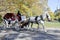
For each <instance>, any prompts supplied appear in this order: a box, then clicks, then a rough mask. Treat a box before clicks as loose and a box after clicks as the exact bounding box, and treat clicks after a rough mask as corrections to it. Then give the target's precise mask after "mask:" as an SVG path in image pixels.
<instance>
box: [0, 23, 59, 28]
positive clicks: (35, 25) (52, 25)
mask: <svg viewBox="0 0 60 40" xmlns="http://www.w3.org/2000/svg"><path fill="white" fill-rule="evenodd" d="M0 25H2V23H0ZM44 25H45V27H47V28H60V22H45V24H44ZM30 26H31V25H30ZM37 26H38V25H37V24H33V27H34V28H37ZM40 27H42V25H41V24H40Z"/></svg>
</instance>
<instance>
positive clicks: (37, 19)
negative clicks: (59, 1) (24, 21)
mask: <svg viewBox="0 0 60 40" xmlns="http://www.w3.org/2000/svg"><path fill="white" fill-rule="evenodd" d="M45 18H47V19H48V20H49V21H50V20H51V18H50V15H49V13H48V12H45V13H44V14H42V15H40V16H34V17H30V18H29V22H30V23H31V28H32V25H33V23H36V24H38V27H37V29H39V24H42V27H43V30H44V31H46V30H45V26H44V20H45Z"/></svg>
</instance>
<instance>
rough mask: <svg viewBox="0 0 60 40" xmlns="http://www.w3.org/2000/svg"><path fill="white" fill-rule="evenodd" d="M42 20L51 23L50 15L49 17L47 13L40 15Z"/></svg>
mask: <svg viewBox="0 0 60 40" xmlns="http://www.w3.org/2000/svg"><path fill="white" fill-rule="evenodd" d="M42 18H43V20H44V19H45V18H47V20H48V21H51V17H50V15H49V13H48V12H45V13H44V14H42Z"/></svg>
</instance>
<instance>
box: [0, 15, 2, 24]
mask: <svg viewBox="0 0 60 40" xmlns="http://www.w3.org/2000/svg"><path fill="white" fill-rule="evenodd" d="M1 22H2V16H1V15H0V23H1Z"/></svg>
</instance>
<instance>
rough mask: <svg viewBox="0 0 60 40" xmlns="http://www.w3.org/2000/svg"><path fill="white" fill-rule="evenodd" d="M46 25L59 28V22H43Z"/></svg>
mask: <svg viewBox="0 0 60 40" xmlns="http://www.w3.org/2000/svg"><path fill="white" fill-rule="evenodd" d="M45 26H46V27H55V28H60V22H45Z"/></svg>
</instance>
